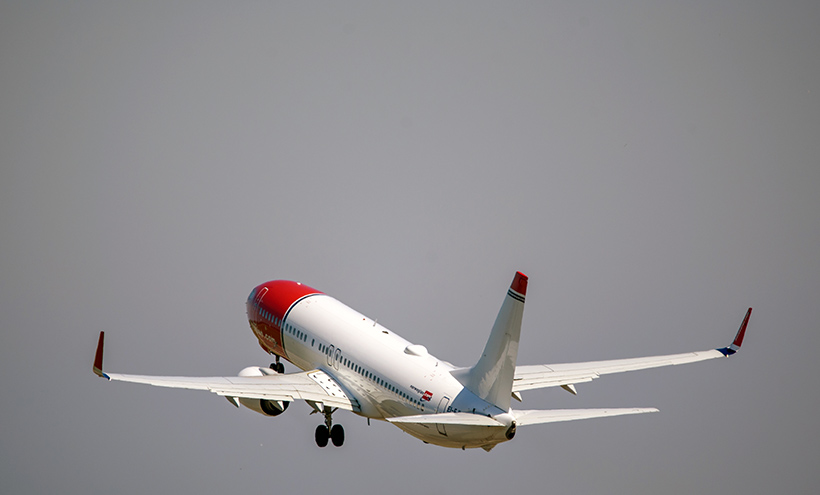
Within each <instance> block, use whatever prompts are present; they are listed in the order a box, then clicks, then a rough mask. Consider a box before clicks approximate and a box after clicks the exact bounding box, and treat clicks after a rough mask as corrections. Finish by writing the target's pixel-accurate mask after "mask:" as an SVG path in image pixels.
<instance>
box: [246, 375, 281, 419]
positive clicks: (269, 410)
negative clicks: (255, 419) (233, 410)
mask: <svg viewBox="0 0 820 495" xmlns="http://www.w3.org/2000/svg"><path fill="white" fill-rule="evenodd" d="M276 374H277V373H276V371H274V370H272V369H270V368H262V367H259V366H249V367H247V368H245V369H243V370H242V371H240V372H239V376H243V377H252V376H268V375H276ZM239 403H240V404H242V405H243V406H245V407H247V408H248V409H251V410H253V411H256V412H258V413H259V414H264V415H265V416H279V415H280V414H282V413H283V412H285V409H287V408H288V406H289V405H290V402H288V401H282V400H265V399H243V398H240V399H239Z"/></svg>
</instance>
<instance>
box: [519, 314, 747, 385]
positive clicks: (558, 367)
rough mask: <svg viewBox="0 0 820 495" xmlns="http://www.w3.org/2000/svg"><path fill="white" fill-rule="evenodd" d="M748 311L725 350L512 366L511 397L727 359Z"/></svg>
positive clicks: (743, 329) (740, 338)
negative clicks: (613, 375) (616, 375)
mask: <svg viewBox="0 0 820 495" xmlns="http://www.w3.org/2000/svg"><path fill="white" fill-rule="evenodd" d="M751 314H752V308H749V311H747V312H746V316H745V317H744V318H743V323H741V324H740V329H738V331H737V335H735V340H734V341H733V342H732V344H731V345H730V346H729V347H722V348H719V349H710V350H708V351H699V352H687V353H683V354H670V355H665V356H649V357H642V358H631V359H613V360H609V361H590V362H586V363H563V364H539V365H533V366H516V368H515V378H514V379H513V388H512V391H513V396H516V393H517V392H521V391H522V390H531V389H535V388H545V387H558V386H560V387H564V388H565V389H567V390H569V391H570V392H572V393H573V394H574V393H575V388H574V387H573V385H574V384H576V383H582V382H589V381H592V380H594V379H595V378H598V377H599V376H601V375H606V374H609V373H621V372H623V371H635V370H643V369H648V368H658V367H660V366H671V365H676V364H685V363H694V362H697V361H704V360H706V359H714V358H721V357H728V356H731V355H732V354H734V353H735V352H737V350H738V349H740V345H741V344H742V343H743V337H744V335H745V334H746V326H747V325H748V324H749V316H751ZM516 398H519V397H518V396H517V397H516Z"/></svg>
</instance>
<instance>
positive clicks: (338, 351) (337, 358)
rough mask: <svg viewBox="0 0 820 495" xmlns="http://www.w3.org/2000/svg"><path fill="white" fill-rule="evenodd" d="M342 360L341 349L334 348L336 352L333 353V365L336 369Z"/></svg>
mask: <svg viewBox="0 0 820 495" xmlns="http://www.w3.org/2000/svg"><path fill="white" fill-rule="evenodd" d="M341 360H342V350H341V349H336V352H334V353H333V367H334V368H336V369H337V370H338V369H339V361H341Z"/></svg>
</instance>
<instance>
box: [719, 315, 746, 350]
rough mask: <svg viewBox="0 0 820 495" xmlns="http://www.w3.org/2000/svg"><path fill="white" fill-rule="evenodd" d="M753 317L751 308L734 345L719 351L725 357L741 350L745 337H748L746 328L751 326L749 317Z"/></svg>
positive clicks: (738, 331)
mask: <svg viewBox="0 0 820 495" xmlns="http://www.w3.org/2000/svg"><path fill="white" fill-rule="evenodd" d="M751 315H752V308H749V311H747V312H746V316H745V317H744V318H743V323H741V324H740V328H739V329H738V330H737V335H735V340H734V341H733V342H732V345H730V346H729V347H723V348H720V349H718V351H720V352H722V353H723V355H724V356H726V357H728V356H731V355H732V354H734V353H736V352H737V351H738V350H739V349H740V345H741V344H743V337H744V336H746V326H747V325H748V324H749V317H750V316H751Z"/></svg>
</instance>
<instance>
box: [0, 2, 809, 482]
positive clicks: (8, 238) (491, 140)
mask: <svg viewBox="0 0 820 495" xmlns="http://www.w3.org/2000/svg"><path fill="white" fill-rule="evenodd" d="M819 24H820V7H818V4H817V2H617V3H613V2H601V3H583V4H579V3H577V2H560V3H559V2H555V3H547V4H544V5H542V4H540V3H533V2H504V5H503V6H501V5H500V3H491V4H489V5H488V4H479V3H476V2H463V3H449V4H447V5H444V6H443V5H439V3H438V2H431V3H425V2H422V3H416V4H415V5H413V6H409V5H406V4H405V3H398V4H397V3H384V2H373V3H363V2H345V5H344V6H342V5H341V4H340V3H339V2H329V3H309V2H287V3H284V2H242V3H237V2H234V3H230V4H227V3H224V2H213V3H209V2H185V1H179V2H136V3H135V2H70V3H67V2H2V3H0V160H1V161H2V163H1V164H2V167H1V168H0V280H2V283H0V324H2V333H0V339H2V340H0V373H2V377H3V380H2V385H0V435H2V437H0V492H3V493H20V494H23V493H57V492H59V493H69V494H73V493H123V494H132V493H133V494H138V493H182V494H184V493H212V492H218V491H222V492H225V491H231V492H234V493H271V492H277V493H297V492H298V493H302V492H304V491H305V490H308V491H310V492H321V491H328V492H334V493H361V492H362V491H375V490H379V491H384V490H386V489H390V491H391V493H402V494H403V493H418V492H419V491H425V490H433V491H436V492H442V493H444V492H455V493H470V492H473V493H478V492H485V493H488V492H500V491H502V490H503V491H510V492H512V493H533V492H541V491H544V490H547V491H549V492H550V493H673V494H674V493H680V494H689V493H714V492H721V493H749V492H754V493H815V492H816V490H817V486H818V483H819V482H820V478H819V477H818V474H817V463H818V461H819V460H820V433H818V428H817V427H816V416H817V408H818V405H820V404H818V402H820V393H818V386H817V383H816V379H815V375H816V373H817V372H816V369H815V368H816V366H815V365H816V363H817V355H816V353H817V351H818V349H820V332H818V321H820V304H818V302H820V259H818V249H820V194H818V192H817V190H818V186H820V87H819V85H818V81H819V80H820V57H818V56H817V54H818V52H819V51H820V35H818V30H817V26H818V25H819ZM515 270H521V271H523V272H524V273H526V274H527V275H529V276H530V285H529V293H528V298H527V308H526V310H525V315H524V326H523V329H522V349H521V353H520V356H519V362H520V363H522V364H537V363H549V362H564V361H586V360H593V359H607V358H619V357H634V356H641V355H652V354H662V353H675V352H684V351H690V350H702V349H708V348H711V347H718V346H723V345H726V344H728V343H729V341H730V340H731V338H732V336H733V334H734V332H735V330H736V329H737V326H738V325H739V324H740V320H741V318H742V317H743V314H744V312H745V310H746V308H747V307H749V306H753V307H754V308H755V311H754V313H753V316H752V320H751V323H750V325H749V332H748V336H747V341H746V343H745V346H744V349H743V352H741V353H740V354H739V355H738V356H736V357H734V358H732V359H731V360H717V361H710V362H707V363H701V364H694V365H688V366H682V367H675V368H673V369H663V370H655V371H644V372H635V373H629V374H625V375H618V376H612V377H604V378H602V379H600V380H596V381H595V382H593V383H589V384H582V385H580V386H579V387H578V391H579V395H578V396H577V397H573V396H571V395H570V394H567V393H566V392H564V391H562V390H560V389H557V390H543V391H533V392H528V393H525V394H524V399H525V402H524V404H523V406H522V407H525V408H553V407H557V408H561V407H563V408H567V407H570V408H571V407H607V406H616V407H629V406H655V407H658V408H659V409H660V410H661V412H660V413H657V414H652V415H642V416H635V417H623V418H607V419H600V420H590V421H580V422H574V423H563V424H553V425H544V426H533V427H529V428H524V429H522V430H521V431H520V432H519V435H518V436H517V437H516V438H515V440H514V441H512V442H508V443H506V444H503V445H500V446H499V447H497V448H496V449H495V450H494V451H493V452H492V453H490V454H487V453H485V452H483V451H481V450H478V451H467V452H461V451H457V450H449V449H442V448H438V447H432V446H426V445H423V444H422V443H421V442H419V441H418V440H416V439H414V438H411V437H409V436H408V435H405V434H404V433H402V432H401V431H399V430H398V429H396V428H394V427H392V426H389V425H386V424H383V423H377V424H376V423H374V424H373V425H372V426H370V427H368V426H367V425H366V422H365V420H364V419H361V418H358V417H356V416H354V415H351V414H346V413H344V412H341V413H339V414H338V415H337V416H336V421H338V422H340V423H342V424H343V425H344V426H345V428H346V430H347V442H346V445H345V446H344V447H343V449H341V450H340V449H333V448H327V449H322V450H320V449H318V448H317V447H316V446H315V445H314V443H313V439H312V435H313V429H314V428H315V426H316V425H317V424H318V423H319V419H318V418H317V416H308V414H307V413H308V411H309V409H308V407H307V406H306V405H304V404H295V405H294V407H292V408H290V409H289V410H288V411H287V413H286V414H285V415H283V416H281V417H278V418H265V417H262V416H260V415H257V414H254V413H252V412H250V411H249V410H236V409H234V408H233V407H232V406H231V405H230V404H228V403H227V402H226V401H225V400H223V399H220V398H218V397H215V396H213V395H210V394H206V393H199V392H189V391H173V390H163V389H157V388H153V387H146V386H139V385H129V384H113V383H106V382H105V381H103V380H100V379H98V378H96V377H94V376H93V374H92V373H91V364H92V360H93V352H94V346H95V343H96V339H97V333H98V332H99V331H100V330H106V331H107V333H108V338H107V349H106V363H105V364H106V368H107V369H109V370H111V371H119V372H130V373H154V374H189V375H228V374H235V373H237V372H238V371H239V370H240V369H242V368H243V367H245V366H248V365H253V364H257V365H262V364H267V363H268V362H270V359H269V358H268V357H267V356H266V355H265V354H264V353H263V352H262V350H261V349H260V348H259V347H258V345H257V344H256V342H255V339H254V337H253V336H252V334H251V331H250V329H249V327H248V324H247V321H246V320H245V311H244V300H245V298H246V297H247V294H248V292H249V291H250V290H251V288H252V287H253V286H255V285H256V284H258V283H261V282H264V281H267V280H271V279H277V278H285V279H296V280H300V281H302V282H305V283H308V284H310V285H312V286H314V287H316V288H319V289H320V290H323V291H325V292H327V293H329V294H331V295H333V296H335V297H337V298H338V299H340V300H341V301H343V302H345V303H347V304H349V305H350V306H352V307H354V308H356V309H358V310H360V311H362V312H364V313H365V314H367V315H368V316H371V317H375V318H378V319H379V322H380V323H383V324H384V325H386V326H387V327H389V328H391V329H392V330H394V331H396V332H398V333H399V334H401V335H402V336H404V337H406V338H407V339H409V340H411V341H413V342H417V343H422V344H424V345H426V346H427V347H428V348H429V349H430V351H431V352H432V353H434V354H435V355H437V356H439V357H441V358H443V359H446V360H449V361H452V362H453V363H455V364H459V365H470V364H472V363H473V362H474V361H475V360H476V359H477V357H478V354H479V353H480V352H481V349H482V348H483V345H484V342H485V339H486V337H487V335H488V333H489V329H490V326H491V325H492V321H493V319H494V317H495V314H496V312H497V311H498V308H499V307H500V305H501V302H502V300H503V297H504V294H505V291H506V288H507V287H508V285H509V283H510V280H511V279H512V276H513V273H514V271H515ZM289 370H291V371H293V370H294V367H293V366H291V367H290V368H289Z"/></svg>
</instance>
